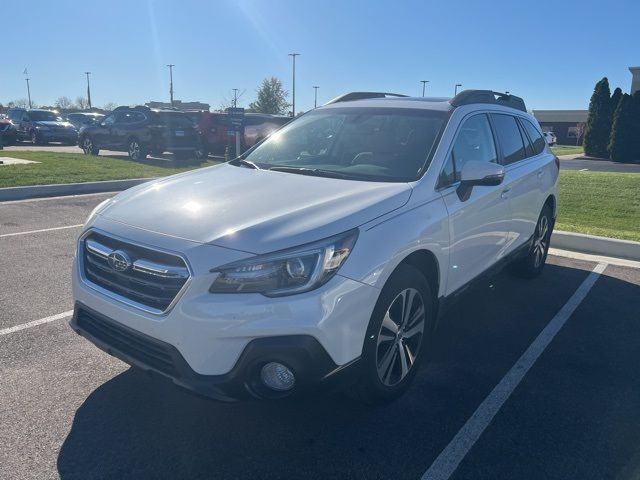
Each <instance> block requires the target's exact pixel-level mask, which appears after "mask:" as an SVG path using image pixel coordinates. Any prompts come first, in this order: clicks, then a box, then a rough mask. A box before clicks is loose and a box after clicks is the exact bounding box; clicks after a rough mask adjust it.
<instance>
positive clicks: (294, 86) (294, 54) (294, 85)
mask: <svg viewBox="0 0 640 480" xmlns="http://www.w3.org/2000/svg"><path fill="white" fill-rule="evenodd" d="M298 55H300V54H299V53H290V54H289V56H290V57H292V58H293V89H292V90H293V95H292V97H293V101H292V104H291V111H292V115H291V116H292V117H294V118H295V116H296V57H297V56H298Z"/></svg>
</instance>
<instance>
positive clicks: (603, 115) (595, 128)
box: [584, 77, 612, 157]
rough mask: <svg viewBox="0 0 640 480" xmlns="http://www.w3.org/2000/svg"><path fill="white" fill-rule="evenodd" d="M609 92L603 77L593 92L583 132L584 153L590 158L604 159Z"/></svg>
mask: <svg viewBox="0 0 640 480" xmlns="http://www.w3.org/2000/svg"><path fill="white" fill-rule="evenodd" d="M611 123H612V122H611V90H610V89H609V80H608V79H607V77H604V78H603V79H602V80H600V81H599V82H598V83H596V87H595V88H594V90H593V95H592V96H591V101H590V102H589V118H588V120H587V126H586V127H585V132H584V152H585V153H586V154H587V155H590V156H592V157H606V156H607V144H608V143H609V137H610V136H611Z"/></svg>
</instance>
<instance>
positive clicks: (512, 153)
mask: <svg viewBox="0 0 640 480" xmlns="http://www.w3.org/2000/svg"><path fill="white" fill-rule="evenodd" d="M491 119H492V120H493V125H494V126H495V129H496V135H497V137H498V141H499V142H500V147H501V148H502V155H503V159H504V164H505V165H509V164H511V163H514V162H518V161H520V160H522V159H524V158H525V147H524V143H523V142H522V135H521V134H520V128H519V127H518V124H517V123H516V119H515V118H514V117H512V116H511V115H503V114H496V113H492V114H491Z"/></svg>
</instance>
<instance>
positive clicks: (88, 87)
mask: <svg viewBox="0 0 640 480" xmlns="http://www.w3.org/2000/svg"><path fill="white" fill-rule="evenodd" d="M84 74H85V75H86V76H87V103H88V104H89V110H91V86H90V85H89V75H91V72H84Z"/></svg>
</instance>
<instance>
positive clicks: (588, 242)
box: [551, 230, 640, 261]
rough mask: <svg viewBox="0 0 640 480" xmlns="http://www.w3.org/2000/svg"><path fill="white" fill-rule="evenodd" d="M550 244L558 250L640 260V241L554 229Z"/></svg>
mask: <svg viewBox="0 0 640 480" xmlns="http://www.w3.org/2000/svg"><path fill="white" fill-rule="evenodd" d="M551 246H552V247H553V248H558V249H560V250H570V251H572V252H581V253H590V254H594V255H604V256H607V257H616V258H626V259H627V260H635V261H640V242H632V241H630V240H618V239H616V238H607V237H598V236H595V235H585V234H582V233H571V232H563V231H562V230H555V231H554V232H553V235H551Z"/></svg>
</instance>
